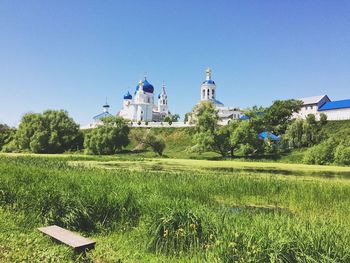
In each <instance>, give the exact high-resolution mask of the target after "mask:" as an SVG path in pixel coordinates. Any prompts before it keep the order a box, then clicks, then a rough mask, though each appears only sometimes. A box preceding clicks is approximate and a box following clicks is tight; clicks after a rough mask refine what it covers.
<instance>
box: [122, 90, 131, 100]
mask: <svg viewBox="0 0 350 263" xmlns="http://www.w3.org/2000/svg"><path fill="white" fill-rule="evenodd" d="M131 99H132V96H131V94H130V92H129V91H128V93H126V94H125V95H124V100H131Z"/></svg>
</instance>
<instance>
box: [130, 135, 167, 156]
mask: <svg viewBox="0 0 350 263" xmlns="http://www.w3.org/2000/svg"><path fill="white" fill-rule="evenodd" d="M134 138H135V140H136V141H137V142H138V143H139V145H140V146H141V148H143V149H147V148H151V149H152V151H153V152H155V153H157V154H159V155H163V152H164V150H165V146H166V145H165V141H164V139H163V138H162V137H160V136H156V135H155V134H154V133H153V132H151V131H148V132H147V133H146V134H144V133H137V132H136V133H134Z"/></svg>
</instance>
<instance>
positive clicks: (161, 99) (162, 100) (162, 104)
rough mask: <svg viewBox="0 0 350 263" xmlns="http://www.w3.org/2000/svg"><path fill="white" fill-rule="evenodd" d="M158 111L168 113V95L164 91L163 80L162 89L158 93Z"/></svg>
mask: <svg viewBox="0 0 350 263" xmlns="http://www.w3.org/2000/svg"><path fill="white" fill-rule="evenodd" d="M158 111H159V112H161V113H168V96H167V94H166V92H165V83H164V81H163V86H162V91H161V92H160V94H159V95H158Z"/></svg>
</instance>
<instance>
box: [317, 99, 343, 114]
mask: <svg viewBox="0 0 350 263" xmlns="http://www.w3.org/2000/svg"><path fill="white" fill-rule="evenodd" d="M346 108H350V99H349V100H337V101H330V102H326V103H325V104H323V105H322V106H321V107H320V108H319V109H318V110H319V111H326V110H335V109H346Z"/></svg>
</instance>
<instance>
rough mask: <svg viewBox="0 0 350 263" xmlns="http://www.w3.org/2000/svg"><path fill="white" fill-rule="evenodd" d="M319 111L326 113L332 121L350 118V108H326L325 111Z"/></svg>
mask: <svg viewBox="0 0 350 263" xmlns="http://www.w3.org/2000/svg"><path fill="white" fill-rule="evenodd" d="M318 113H319V114H321V113H324V114H326V115H327V120H330V121H340V120H350V108H345V109H334V110H325V111H319V112H318Z"/></svg>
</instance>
